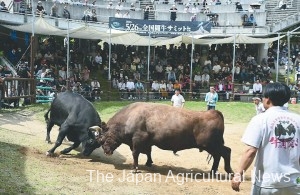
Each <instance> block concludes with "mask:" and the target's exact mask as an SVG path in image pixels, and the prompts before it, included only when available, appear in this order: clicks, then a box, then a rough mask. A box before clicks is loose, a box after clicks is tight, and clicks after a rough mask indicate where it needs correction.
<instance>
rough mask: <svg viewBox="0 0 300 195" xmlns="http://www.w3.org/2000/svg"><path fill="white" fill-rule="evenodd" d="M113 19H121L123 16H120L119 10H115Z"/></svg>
mask: <svg viewBox="0 0 300 195" xmlns="http://www.w3.org/2000/svg"><path fill="white" fill-rule="evenodd" d="M115 17H116V18H123V15H122V14H121V12H120V10H118V9H117V10H116V13H115Z"/></svg>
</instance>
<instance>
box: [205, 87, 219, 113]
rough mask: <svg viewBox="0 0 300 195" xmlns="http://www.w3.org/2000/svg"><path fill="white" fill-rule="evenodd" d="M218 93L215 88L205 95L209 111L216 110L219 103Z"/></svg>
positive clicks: (211, 88)
mask: <svg viewBox="0 0 300 195" xmlns="http://www.w3.org/2000/svg"><path fill="white" fill-rule="evenodd" d="M218 98H219V97H218V93H217V92H216V91H215V88H214V87H210V88H209V92H208V93H206V95H205V102H206V104H207V110H215V109H216V103H217V102H218Z"/></svg>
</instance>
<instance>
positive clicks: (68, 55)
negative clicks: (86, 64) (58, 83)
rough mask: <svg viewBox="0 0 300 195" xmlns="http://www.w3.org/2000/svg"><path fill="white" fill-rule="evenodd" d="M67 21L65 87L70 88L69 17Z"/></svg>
mask: <svg viewBox="0 0 300 195" xmlns="http://www.w3.org/2000/svg"><path fill="white" fill-rule="evenodd" d="M67 21H68V29H67V80H66V81H67V82H66V84H67V89H68V90H69V89H70V86H69V64H70V33H69V19H67Z"/></svg>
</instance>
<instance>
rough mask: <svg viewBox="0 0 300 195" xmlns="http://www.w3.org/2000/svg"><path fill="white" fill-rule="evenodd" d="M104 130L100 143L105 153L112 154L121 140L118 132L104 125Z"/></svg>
mask: <svg viewBox="0 0 300 195" xmlns="http://www.w3.org/2000/svg"><path fill="white" fill-rule="evenodd" d="M105 128H106V131H105V133H104V134H103V135H102V138H101V145H102V149H103V151H104V154H106V155H112V154H113V152H114V150H115V149H117V148H118V147H119V146H120V145H121V141H120V139H119V136H120V135H119V133H118V132H116V131H114V130H113V129H115V128H111V127H109V128H108V127H105Z"/></svg>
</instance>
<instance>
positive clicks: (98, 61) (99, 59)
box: [94, 52, 102, 69]
mask: <svg viewBox="0 0 300 195" xmlns="http://www.w3.org/2000/svg"><path fill="white" fill-rule="evenodd" d="M94 63H95V66H96V68H97V69H102V56H101V54H100V52H98V53H97V55H96V56H95V58H94Z"/></svg>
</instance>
